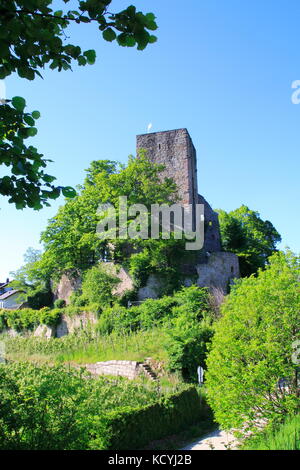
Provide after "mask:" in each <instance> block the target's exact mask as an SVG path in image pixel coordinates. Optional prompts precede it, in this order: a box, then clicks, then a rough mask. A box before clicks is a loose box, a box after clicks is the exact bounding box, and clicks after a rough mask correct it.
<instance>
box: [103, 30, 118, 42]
mask: <svg viewBox="0 0 300 470" xmlns="http://www.w3.org/2000/svg"><path fill="white" fill-rule="evenodd" d="M116 37H117V35H116V33H115V31H114V30H113V29H112V28H107V29H106V30H105V31H103V38H104V39H105V41H109V42H112V41H114V40H115V39H116Z"/></svg>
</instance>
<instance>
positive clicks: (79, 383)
mask: <svg viewBox="0 0 300 470" xmlns="http://www.w3.org/2000/svg"><path fill="white" fill-rule="evenodd" d="M88 379H89V375H88V374H87V373H86V372H83V370H80V371H77V370H75V369H72V370H70V369H69V370H67V369H66V368H64V367H59V366H52V367H48V366H36V365H32V364H29V363H20V364H9V365H5V366H4V365H2V366H0V396H1V407H0V425H1V434H0V448H1V449H3V450H4V449H10V450H17V449H18V450H25V449H30V450H38V449H41V450H50V449H51V450H73V449H107V448H111V447H116V446H118V444H117V442H118V439H119V438H120V436H123V439H122V440H121V441H119V445H121V446H122V448H124V446H125V448H128V446H129V444H128V443H129V442H132V439H134V438H135V439H137V442H138V443H139V445H143V444H146V443H148V441H150V440H151V439H159V438H161V437H163V436H164V435H166V433H167V432H170V429H171V428H172V426H175V428H174V429H176V430H177V428H180V429H182V427H183V426H186V425H187V424H190V423H191V422H195V421H196V420H197V419H199V416H200V401H199V397H198V396H197V393H196V391H195V390H194V389H193V388H191V387H190V388H188V387H186V386H181V389H180V390H178V391H177V393H175V394H174V392H173V393H172V392H171V394H162V395H158V394H157V391H156V389H155V387H154V386H152V387H151V386H148V387H147V388H146V387H145V386H143V384H137V383H132V382H130V381H127V380H121V379H119V378H117V379H114V380H112V379H106V378H105V379H104V378H98V379H95V380H88ZM145 403H147V405H146V406H145ZM158 415H160V417H161V418H160V421H159V423H160V425H159V426H156V427H154V426H153V423H154V422H155V420H157V417H158ZM142 416H146V417H147V419H146V420H145V423H144V426H145V429H144V431H143V433H142V435H141V436H140V437H139V438H138V437H137V436H139V432H138V428H139V426H140V419H141V418H142ZM163 416H164V418H165V419H162V417H163ZM179 416H180V417H181V418H180V419H178V417H179ZM129 423H131V425H130V426H128V425H129ZM147 423H148V425H147ZM124 426H125V428H126V433H125V434H126V436H127V438H126V439H127V440H126V439H125V436H124ZM141 437H142V441H141ZM125 443H126V444H125ZM129 447H130V446H129Z"/></svg>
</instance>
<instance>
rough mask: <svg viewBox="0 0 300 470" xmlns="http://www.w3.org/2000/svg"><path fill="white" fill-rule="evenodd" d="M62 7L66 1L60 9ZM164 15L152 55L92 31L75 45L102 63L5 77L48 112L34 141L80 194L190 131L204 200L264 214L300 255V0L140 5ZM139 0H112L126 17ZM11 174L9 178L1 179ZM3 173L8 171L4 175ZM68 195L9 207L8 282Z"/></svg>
mask: <svg viewBox="0 0 300 470" xmlns="http://www.w3.org/2000/svg"><path fill="white" fill-rule="evenodd" d="M56 3H57V4H61V2H60V1H57V2H56ZM133 3H134V4H135V5H136V6H137V7H139V8H140V9H141V10H143V11H152V12H154V13H155V14H156V16H157V21H158V24H159V30H158V32H157V35H158V42H157V43H156V44H154V45H153V46H150V47H149V48H148V49H146V50H145V51H143V52H139V51H136V50H133V49H125V48H120V47H118V46H117V45H114V44H109V43H106V42H104V41H103V40H101V37H100V35H99V31H98V30H97V28H95V27H93V26H92V27H91V26H90V25H80V26H76V27H73V28H72V29H71V31H70V36H71V39H70V42H71V41H72V42H73V43H74V44H75V43H78V44H80V45H81V46H82V48H83V49H84V50H86V49H91V48H93V49H95V50H96V51H97V63H96V65H94V66H87V67H81V68H79V67H76V66H75V67H74V71H73V73H72V72H61V73H58V72H52V71H51V72H50V71H45V72H44V73H43V76H44V80H40V79H37V80H35V81H34V82H28V81H24V80H21V79H18V78H17V77H9V78H8V79H6V88H7V97H8V98H9V97H12V96H16V95H18V96H24V97H25V98H26V100H27V103H28V109H29V110H34V109H38V110H40V112H41V114H42V117H41V119H40V120H39V121H38V129H39V134H38V136H37V137H35V138H34V139H32V144H34V145H35V146H37V147H38V148H39V150H40V151H41V152H42V153H44V154H45V156H47V157H48V158H51V159H52V160H54V163H52V164H51V165H49V169H48V172H49V173H50V174H53V175H55V176H57V179H58V183H59V184H63V185H73V186H75V185H77V184H79V183H81V182H82V180H83V178H84V169H86V168H87V167H88V166H89V163H90V162H91V161H92V160H95V159H112V160H119V161H123V162H126V160H127V156H128V155H129V154H134V153H135V135H136V134H139V133H144V132H146V131H147V126H148V124H149V123H150V122H151V123H153V129H152V131H153V132H155V131H161V130H168V129H175V128H181V127H186V128H187V129H188V130H189V132H190V134H191V137H192V139H193V141H194V144H195V147H196V149H197V153H198V175H199V181H198V185H199V191H200V193H201V194H203V195H204V196H205V197H206V199H208V201H209V202H210V203H211V205H212V206H213V207H214V208H222V209H225V210H232V209H235V208H237V207H239V206H240V205H241V204H247V205H248V206H249V207H250V208H251V209H253V210H257V211H258V212H260V214H261V216H262V218H264V219H269V220H270V221H271V222H272V223H273V224H274V225H275V227H276V228H277V230H278V231H279V232H280V233H281V235H282V239H283V242H282V245H281V246H282V247H285V246H289V247H290V248H291V249H292V250H294V251H296V252H299V251H300V241H299V232H300V222H299V217H298V215H299V208H298V203H299V173H300V159H299V131H300V105H294V104H292V101H291V95H292V91H293V90H292V89H291V84H292V82H293V81H294V80H297V79H300V49H299V34H300V33H299V31H300V30H299V13H300V3H299V1H298V0H264V1H261V0H243V2H242V1H241V0H186V1H185V2H182V1H179V0H172V1H171V0H164V1H161V0H143V1H142V0H136V1H135V2H134V1H133ZM129 4H130V0H126V1H125V0H122V1H121V0H113V2H112V6H111V10H114V11H119V10H120V9H121V8H123V7H126V6H128V5H129ZM2 171H3V170H2ZM1 174H3V173H2V172H1ZM62 203H63V198H61V199H60V200H59V201H58V202H55V203H53V204H52V207H51V208H49V209H44V210H42V211H39V212H34V211H32V210H29V209H26V210H23V211H17V210H16V209H15V208H14V206H11V205H9V204H8V203H7V202H6V200H5V199H4V198H1V199H0V208H1V211H0V217H1V232H0V239H1V244H0V246H1V258H0V280H2V279H4V278H6V277H7V276H8V275H9V272H10V271H13V270H15V269H17V268H18V267H19V266H20V265H21V264H22V262H23V254H24V252H25V251H26V249H27V248H28V247H29V246H32V247H34V248H38V247H39V235H40V232H41V231H42V230H43V229H44V228H45V226H46V224H47V220H48V219H49V218H50V217H51V216H53V215H54V214H55V213H56V211H57V207H58V206H59V204H62Z"/></svg>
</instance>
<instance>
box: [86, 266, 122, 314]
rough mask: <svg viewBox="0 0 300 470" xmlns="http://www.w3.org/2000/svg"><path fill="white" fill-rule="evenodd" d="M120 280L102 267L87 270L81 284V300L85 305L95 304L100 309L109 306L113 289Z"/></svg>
mask: <svg viewBox="0 0 300 470" xmlns="http://www.w3.org/2000/svg"><path fill="white" fill-rule="evenodd" d="M119 282H120V280H119V279H118V278H117V277H116V276H114V275H113V274H112V273H111V272H110V271H109V269H105V268H104V267H103V266H101V265H98V266H93V267H92V268H91V269H89V270H88V271H87V272H86V274H85V276H84V279H83V283H82V298H83V300H84V301H85V302H86V304H91V303H95V304H98V305H99V306H100V307H101V308H104V307H107V306H109V305H110V304H111V303H112V302H113V301H114V300H115V295H114V294H113V290H114V288H115V287H116V286H117V285H118V284H119Z"/></svg>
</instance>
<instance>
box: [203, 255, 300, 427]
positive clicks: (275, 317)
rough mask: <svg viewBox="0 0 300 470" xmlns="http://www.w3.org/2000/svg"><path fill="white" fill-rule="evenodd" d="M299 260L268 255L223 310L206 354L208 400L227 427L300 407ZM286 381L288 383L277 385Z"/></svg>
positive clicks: (241, 282) (275, 415) (220, 420)
mask: <svg viewBox="0 0 300 470" xmlns="http://www.w3.org/2000/svg"><path fill="white" fill-rule="evenodd" d="M299 276H300V258H299V257H297V256H295V255H293V254H292V253H290V252H287V253H278V254H276V255H274V256H272V257H271V258H270V265H269V266H268V267H267V268H266V270H265V271H262V270H261V271H259V273H258V276H257V277H254V276H251V277H250V278H248V279H247V278H246V279H243V280H240V281H239V282H238V283H237V284H236V286H235V287H234V288H233V290H232V292H231V294H230V295H229V296H228V297H227V300H226V301H225V303H224V304H223V306H222V308H221V312H222V315H223V316H222V318H221V319H220V320H219V322H218V323H217V324H216V333H215V336H214V338H213V341H212V347H211V351H210V353H209V356H208V360H207V366H208V372H207V389H208V399H209V403H210V405H211V407H212V408H213V410H214V412H215V416H216V419H217V421H218V422H219V423H220V424H221V426H222V427H223V428H225V429H230V428H233V427H234V428H239V427H240V426H242V425H244V423H245V422H246V423H248V424H249V426H251V425H252V426H254V425H255V423H256V421H257V420H258V419H263V418H266V419H267V420H268V421H269V422H270V421H272V420H275V419H278V418H279V417H282V416H284V415H286V414H293V413H294V412H295V411H296V410H297V409H299V384H298V383H297V364H295V363H294V362H295V361H294V360H293V352H294V351H293V343H294V342H295V341H296V340H299V333H300V316H299V310H300V288H299V278H300V277H299ZM280 379H285V383H286V387H285V388H279V380H280Z"/></svg>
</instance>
